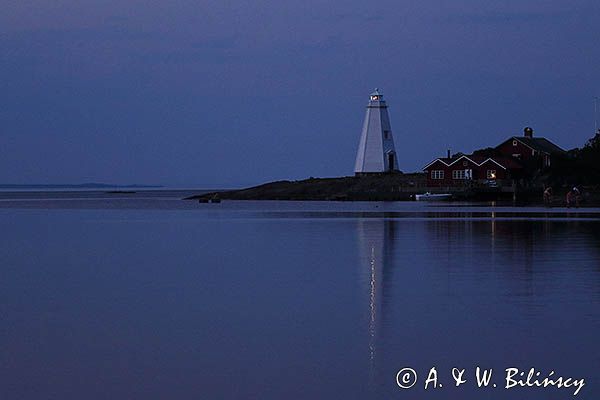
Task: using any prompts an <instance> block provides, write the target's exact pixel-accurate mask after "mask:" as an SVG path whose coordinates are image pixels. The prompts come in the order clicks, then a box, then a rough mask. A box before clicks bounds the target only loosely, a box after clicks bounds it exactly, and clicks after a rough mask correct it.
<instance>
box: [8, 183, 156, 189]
mask: <svg viewBox="0 0 600 400" xmlns="http://www.w3.org/2000/svg"><path fill="white" fill-rule="evenodd" d="M162 187H164V186H161V185H140V184H131V185H113V184H109V183H65V184H43V183H34V184H12V183H2V184H0V189H111V188H127V189H131V188H135V189H144V188H153V189H156V188H162Z"/></svg>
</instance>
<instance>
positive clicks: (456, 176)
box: [452, 169, 466, 179]
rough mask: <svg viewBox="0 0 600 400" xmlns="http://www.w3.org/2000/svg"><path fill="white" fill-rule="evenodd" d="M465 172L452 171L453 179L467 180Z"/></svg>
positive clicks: (459, 170) (460, 170) (461, 170)
mask: <svg viewBox="0 0 600 400" xmlns="http://www.w3.org/2000/svg"><path fill="white" fill-rule="evenodd" d="M465 178H466V175H465V170H464V169H455V170H454V171H452V179H465Z"/></svg>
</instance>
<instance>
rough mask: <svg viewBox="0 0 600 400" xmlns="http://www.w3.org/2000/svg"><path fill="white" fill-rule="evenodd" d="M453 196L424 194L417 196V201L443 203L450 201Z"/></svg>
mask: <svg viewBox="0 0 600 400" xmlns="http://www.w3.org/2000/svg"><path fill="white" fill-rule="evenodd" d="M451 198H452V194H450V193H430V192H426V193H423V194H415V200H417V201H441V200H450V199H451Z"/></svg>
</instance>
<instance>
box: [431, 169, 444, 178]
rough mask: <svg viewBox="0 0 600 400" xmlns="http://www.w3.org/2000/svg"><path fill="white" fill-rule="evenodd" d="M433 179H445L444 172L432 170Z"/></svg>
mask: <svg viewBox="0 0 600 400" xmlns="http://www.w3.org/2000/svg"><path fill="white" fill-rule="evenodd" d="M431 179H444V171H443V170H437V169H434V170H432V171H431Z"/></svg>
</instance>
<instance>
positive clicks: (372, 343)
mask: <svg viewBox="0 0 600 400" xmlns="http://www.w3.org/2000/svg"><path fill="white" fill-rule="evenodd" d="M375 278H376V277H375V247H371V281H370V284H371V291H370V299H369V307H370V310H371V319H370V321H369V355H370V362H371V374H372V373H373V364H374V362H375V317H376V310H375V304H376V303H375V301H376V298H375Z"/></svg>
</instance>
